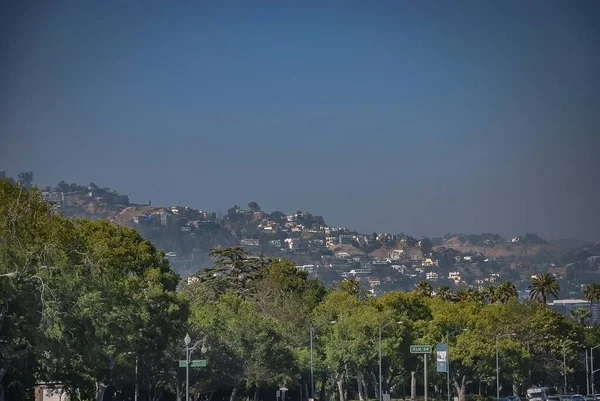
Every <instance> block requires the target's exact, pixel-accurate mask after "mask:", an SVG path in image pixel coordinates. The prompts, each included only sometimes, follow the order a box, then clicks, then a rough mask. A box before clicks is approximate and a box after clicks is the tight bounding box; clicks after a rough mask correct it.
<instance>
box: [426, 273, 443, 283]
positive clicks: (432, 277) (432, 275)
mask: <svg viewBox="0 0 600 401" xmlns="http://www.w3.org/2000/svg"><path fill="white" fill-rule="evenodd" d="M438 278H440V275H439V274H438V273H436V272H427V273H425V280H431V281H435V280H437V279H438Z"/></svg>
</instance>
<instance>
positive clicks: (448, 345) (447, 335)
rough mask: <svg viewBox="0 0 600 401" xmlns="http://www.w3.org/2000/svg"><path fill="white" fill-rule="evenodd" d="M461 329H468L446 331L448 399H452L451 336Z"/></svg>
mask: <svg viewBox="0 0 600 401" xmlns="http://www.w3.org/2000/svg"><path fill="white" fill-rule="evenodd" d="M461 331H467V329H461V330H454V331H453V332H451V333H446V341H445V342H446V382H447V383H446V386H447V389H446V390H447V391H448V394H447V396H448V401H450V398H451V396H450V344H449V342H450V336H452V335H454V334H456V333H460V332H461Z"/></svg>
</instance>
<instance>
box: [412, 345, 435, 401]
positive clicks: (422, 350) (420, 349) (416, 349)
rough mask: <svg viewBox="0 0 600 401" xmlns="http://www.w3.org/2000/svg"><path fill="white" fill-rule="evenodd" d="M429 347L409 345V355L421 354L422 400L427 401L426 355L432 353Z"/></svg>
mask: <svg viewBox="0 0 600 401" xmlns="http://www.w3.org/2000/svg"><path fill="white" fill-rule="evenodd" d="M432 348H433V347H432V346H431V345H411V346H410V353H411V354H423V384H424V389H423V398H424V399H425V401H427V354H431V351H432Z"/></svg>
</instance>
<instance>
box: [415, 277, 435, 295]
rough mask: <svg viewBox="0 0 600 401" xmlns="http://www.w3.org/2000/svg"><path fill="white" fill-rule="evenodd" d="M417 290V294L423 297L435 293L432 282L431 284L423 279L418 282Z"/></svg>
mask: <svg viewBox="0 0 600 401" xmlns="http://www.w3.org/2000/svg"><path fill="white" fill-rule="evenodd" d="M415 291H416V293H417V294H419V295H421V296H423V297H430V296H431V294H432V293H433V288H432V287H431V284H429V282H427V281H424V280H423V281H420V282H419V283H418V284H417V286H416V288H415Z"/></svg>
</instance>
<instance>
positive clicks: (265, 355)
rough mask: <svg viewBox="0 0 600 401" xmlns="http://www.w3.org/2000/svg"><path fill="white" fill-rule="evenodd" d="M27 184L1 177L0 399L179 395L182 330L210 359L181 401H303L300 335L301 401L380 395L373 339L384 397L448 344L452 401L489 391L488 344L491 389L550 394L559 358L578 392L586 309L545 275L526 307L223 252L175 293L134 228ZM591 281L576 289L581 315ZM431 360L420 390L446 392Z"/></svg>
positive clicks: (488, 295)
mask: <svg viewBox="0 0 600 401" xmlns="http://www.w3.org/2000/svg"><path fill="white" fill-rule="evenodd" d="M26 178H27V177H23V180H22V181H23V182H22V183H21V184H19V185H16V184H13V183H10V182H9V181H6V180H5V181H0V301H1V305H0V308H1V309H0V351H1V353H0V384H1V387H0V400H3V399H10V400H13V399H33V387H34V385H35V384H36V383H39V382H50V383H61V385H62V387H63V388H64V389H65V391H66V392H67V393H68V396H69V397H70V399H72V400H74V399H81V400H91V399H97V400H108V399H133V392H134V388H135V385H136V384H137V385H138V388H139V393H140V397H141V398H140V399H152V400H158V399H175V398H176V397H182V395H183V394H184V388H185V369H182V368H179V367H178V366H179V365H178V360H181V359H185V352H186V351H185V345H184V342H183V338H184V336H185V334H186V333H189V334H190V336H191V338H192V339H193V340H194V341H200V342H201V343H202V344H203V345H204V346H205V347H203V348H202V349H204V350H205V351H206V353H205V354H202V353H201V351H200V350H197V351H195V353H194V354H193V355H192V358H193V359H200V358H202V359H206V360H207V361H208V362H207V366H206V367H204V368H200V369H192V370H191V375H190V384H191V394H192V395H193V396H194V399H197V397H205V398H207V399H211V398H214V399H227V398H229V399H230V400H231V401H233V400H235V399H236V398H238V397H244V396H245V397H253V398H254V399H255V400H257V399H259V398H260V399H263V400H268V399H274V398H275V390H277V389H278V388H280V387H281V386H285V387H287V388H288V389H289V392H290V393H292V395H294V397H295V398H294V399H299V400H306V399H308V398H309V397H312V388H311V387H312V385H311V363H310V361H311V353H310V343H311V335H310V334H311V333H312V334H313V336H312V337H313V338H312V340H313V346H314V347H313V350H314V351H313V358H312V359H313V361H314V375H313V377H314V388H315V389H316V391H315V395H314V396H315V398H318V399H320V400H326V399H333V398H335V399H338V400H339V401H345V400H347V399H355V398H359V399H361V400H363V399H367V398H376V397H378V396H379V383H378V382H379V373H378V372H379V353H378V339H379V335H380V333H381V363H382V389H383V391H385V392H392V393H393V394H394V395H395V396H397V397H399V396H402V395H406V394H407V393H409V392H410V391H409V389H410V382H411V377H412V376H413V374H412V373H413V372H416V375H414V376H415V377H416V378H417V380H418V384H419V386H421V385H422V384H421V379H420V377H421V372H422V369H423V366H422V365H423V363H422V360H421V359H420V357H419V356H418V355H415V354H411V353H410V352H409V346H410V345H411V344H418V343H421V344H433V345H435V344H438V343H442V342H445V341H448V343H449V345H450V348H449V356H450V361H451V362H450V364H451V365H450V366H451V380H452V388H453V391H455V392H456V394H457V395H458V396H459V399H460V400H461V401H462V400H465V399H466V397H467V395H468V394H475V393H480V394H487V393H491V394H493V393H495V378H496V372H495V355H496V349H497V350H498V353H499V355H501V357H500V380H501V385H502V389H501V391H502V393H503V394H509V393H513V392H514V393H517V394H519V393H521V392H522V390H523V389H524V387H525V386H527V385H532V384H545V385H549V386H557V385H558V387H562V372H563V371H562V369H563V357H564V358H565V361H566V367H567V376H568V377H567V378H568V383H569V386H573V387H574V386H577V385H583V384H585V376H583V375H581V374H580V373H581V372H582V370H583V371H585V370H584V367H583V365H582V362H583V357H582V349H581V347H582V346H583V345H586V346H588V347H589V346H595V345H597V344H598V343H600V330H598V328H596V327H593V328H589V327H588V317H589V315H585V316H581V317H580V318H578V319H570V318H569V317H563V316H561V315H560V314H558V313H556V312H554V311H552V310H551V309H549V308H547V307H546V306H545V305H544V303H543V302H541V301H543V300H545V299H546V298H548V297H552V296H556V295H557V294H558V291H560V288H559V287H558V286H557V283H556V280H554V279H553V277H552V276H550V275H540V276H538V277H537V278H535V279H534V281H533V282H532V285H531V288H530V290H531V297H532V301H530V302H525V303H523V302H518V301H517V300H516V288H515V286H514V285H512V284H511V283H505V284H502V285H499V286H496V287H490V288H488V289H487V290H486V291H485V292H478V291H475V290H472V289H466V290H461V291H458V292H453V291H451V290H450V289H449V288H447V287H445V288H442V287H440V288H438V289H433V288H432V287H431V286H430V285H428V284H426V283H422V284H420V285H418V286H417V287H416V288H415V290H414V291H412V292H410V293H403V292H393V293H388V294H386V295H385V296H382V297H380V298H372V297H367V296H365V294H364V293H363V292H362V291H361V289H360V287H359V286H358V285H357V283H356V282H353V281H345V282H342V283H340V284H339V286H337V287H336V288H330V289H326V288H324V287H323V285H322V283H321V282H320V281H318V280H312V279H309V278H308V277H307V275H306V274H305V273H303V272H301V271H299V270H297V269H296V268H295V267H294V265H292V264H290V263H288V262H286V261H283V260H271V259H265V258H262V257H255V256H252V255H250V254H248V253H246V252H245V251H244V250H243V249H242V248H229V249H216V250H214V251H213V252H212V253H211V256H212V258H213V260H214V268H212V269H204V270H201V271H200V272H199V273H198V274H197V275H196V276H195V277H194V278H193V279H192V280H190V283H189V284H187V285H183V286H181V287H179V288H178V284H179V277H177V275H176V274H174V273H173V271H172V270H171V268H170V267H169V264H168V262H167V261H166V259H165V258H164V255H163V254H162V253H161V252H160V251H158V250H157V249H156V248H155V247H154V246H152V244H150V243H149V242H148V241H146V240H144V239H142V238H141V237H140V236H139V235H138V234H137V232H136V231H134V230H132V229H128V228H122V227H118V226H115V225H111V224H109V223H107V222H103V221H95V222H92V221H87V220H71V219H67V218H65V217H63V216H60V215H57V214H55V213H53V212H52V211H51V209H49V208H48V206H47V205H46V204H45V203H44V202H42V200H41V198H40V197H39V194H38V193H37V192H36V190H35V189H27V188H26V186H25V184H26V183H27V180H26ZM250 207H251V208H253V209H256V208H257V207H258V205H254V204H252V205H250ZM598 288H599V287H598V286H597V285H590V286H589V287H586V289H585V294H586V295H585V296H586V299H587V300H588V301H589V302H590V307H591V305H592V304H593V303H594V302H597V301H598V299H599V298H600V290H599V289H598ZM496 347H497V348H496ZM431 359H433V358H431ZM431 359H430V362H431V363H432V364H431V366H430V367H429V370H430V376H429V384H430V386H431V390H430V392H433V391H434V390H436V389H438V390H439V389H445V388H446V387H445V380H446V376H445V375H444V374H438V373H435V361H431ZM136 365H137V374H136ZM431 372H432V373H431ZM582 377H583V380H582ZM438 395H440V396H441V393H438Z"/></svg>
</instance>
